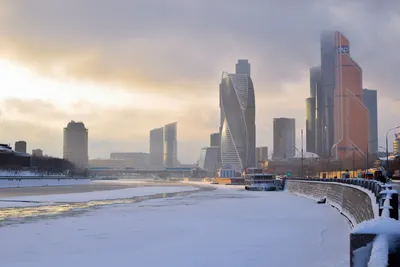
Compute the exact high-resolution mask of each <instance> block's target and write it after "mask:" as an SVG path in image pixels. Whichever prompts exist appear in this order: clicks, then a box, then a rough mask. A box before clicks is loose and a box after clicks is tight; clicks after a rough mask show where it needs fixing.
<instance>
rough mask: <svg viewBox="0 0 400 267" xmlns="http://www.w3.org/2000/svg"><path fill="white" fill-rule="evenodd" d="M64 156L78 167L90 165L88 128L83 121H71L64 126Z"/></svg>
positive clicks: (82, 167)
mask: <svg viewBox="0 0 400 267" xmlns="http://www.w3.org/2000/svg"><path fill="white" fill-rule="evenodd" d="M63 157H64V159H66V160H68V161H70V162H71V163H73V164H74V165H75V167H77V168H80V169H85V168H87V167H88V163H89V155H88V129H86V128H85V125H84V124H83V122H75V121H71V122H69V123H68V125H67V127H66V128H64V147H63Z"/></svg>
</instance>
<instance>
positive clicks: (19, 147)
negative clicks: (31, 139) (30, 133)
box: [14, 141, 26, 153]
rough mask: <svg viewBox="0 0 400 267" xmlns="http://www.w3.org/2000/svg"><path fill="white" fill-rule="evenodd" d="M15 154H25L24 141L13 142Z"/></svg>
mask: <svg viewBox="0 0 400 267" xmlns="http://www.w3.org/2000/svg"><path fill="white" fill-rule="evenodd" d="M14 151H15V152H21V153H26V142H25V141H17V142H15V147H14Z"/></svg>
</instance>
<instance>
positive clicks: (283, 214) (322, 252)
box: [0, 187, 350, 267]
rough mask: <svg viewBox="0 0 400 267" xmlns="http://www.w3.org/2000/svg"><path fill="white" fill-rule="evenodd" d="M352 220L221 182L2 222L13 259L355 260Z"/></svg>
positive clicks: (146, 262) (43, 266) (109, 262)
mask: <svg viewBox="0 0 400 267" xmlns="http://www.w3.org/2000/svg"><path fill="white" fill-rule="evenodd" d="M349 233H350V228H349V225H348V223H347V221H346V219H345V218H344V217H342V216H341V215H340V214H339V213H338V212H337V211H336V210H335V209H333V208H331V207H329V206H327V205H318V204H316V203H315V202H314V201H312V200H309V199H306V198H302V197H298V196H294V195H292V194H290V193H288V192H247V191H244V190H240V189H238V188H235V187H232V188H228V187H227V188H220V189H218V190H215V191H203V192H200V193H193V194H189V195H186V196H181V197H174V198H163V199H155V200H147V201H143V202H139V203H132V204H124V205H117V206H115V205H114V206H108V207H104V208H100V209H94V210H92V211H90V212H87V213H83V214H78V215H75V216H69V217H58V218H55V219H54V218H53V219H43V220H39V221H36V222H31V223H25V224H19V225H12V226H5V227H1V228H0V236H1V240H2V242H1V243H0V251H1V255H2V257H1V260H0V262H1V265H2V266H8V267H17V266H18V267H25V266H35V267H36V266H37V267H39V266H40V267H53V266H58V267H64V266H65V267H67V266H68V267H70V266H75V267H80V266H96V267H109V266H118V267H125V266H126V267H128V266H129V267H130V266H146V267H152V266H167V267H169V266H171V267H172V266H174V267H181V266H182V267H186V266H191V267H198V266H216V267H220V266H229V267H234V266H243V267H258V266H263V267H265V266H274V267H279V266H285V267H292V266H293V267H302V266H304V267H312V266H321V267H322V266H349V262H348V258H349V255H348V253H349Z"/></svg>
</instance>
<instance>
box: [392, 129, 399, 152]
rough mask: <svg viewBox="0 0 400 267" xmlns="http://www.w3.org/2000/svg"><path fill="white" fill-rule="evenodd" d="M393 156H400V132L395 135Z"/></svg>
mask: <svg viewBox="0 0 400 267" xmlns="http://www.w3.org/2000/svg"><path fill="white" fill-rule="evenodd" d="M393 155H400V132H398V133H396V134H394V140H393Z"/></svg>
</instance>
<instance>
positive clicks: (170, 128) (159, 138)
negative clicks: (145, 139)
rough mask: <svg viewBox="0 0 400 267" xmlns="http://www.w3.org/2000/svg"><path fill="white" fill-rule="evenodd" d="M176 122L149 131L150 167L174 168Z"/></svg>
mask: <svg viewBox="0 0 400 267" xmlns="http://www.w3.org/2000/svg"><path fill="white" fill-rule="evenodd" d="M177 125H178V123H177V122H173V123H170V124H166V125H164V127H161V128H155V129H152V130H150V166H151V167H152V168H164V167H167V168H176V167H178V166H179V162H178V138H177V133H178V131H177Z"/></svg>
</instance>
